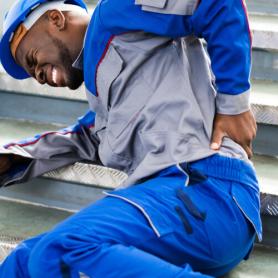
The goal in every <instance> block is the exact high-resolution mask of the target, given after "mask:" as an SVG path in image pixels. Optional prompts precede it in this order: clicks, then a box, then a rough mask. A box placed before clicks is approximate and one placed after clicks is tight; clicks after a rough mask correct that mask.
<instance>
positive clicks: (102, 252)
mask: <svg viewBox="0 0 278 278" xmlns="http://www.w3.org/2000/svg"><path fill="white" fill-rule="evenodd" d="M88 216H89V217H88ZM148 243H149V244H154V243H155V244H156V243H158V240H157V238H156V235H155V234H154V232H153V230H152V229H151V228H150V227H149V225H148V223H147V221H146V219H145V218H144V216H143V215H142V214H141V212H140V211H139V210H138V209H136V208H135V207H133V206H131V205H130V204H128V203H126V202H123V201H122V200H119V199H116V198H110V197H108V198H105V199H103V200H101V201H99V202H97V203H96V204H95V205H93V206H90V207H89V208H87V209H85V210H83V211H81V212H80V213H79V214H77V215H75V216H73V217H72V218H70V219H69V220H67V221H65V222H64V223H62V224H60V225H59V226H58V227H57V228H56V229H54V230H53V231H52V232H50V233H49V234H48V235H46V236H45V237H44V238H43V239H42V240H41V241H40V242H39V243H38V244H37V245H36V246H35V248H34V249H33V251H32V252H31V256H30V260H29V271H30V276H31V277H43V275H44V274H45V273H47V274H48V277H57V278H58V277H62V273H61V263H63V264H64V265H66V266H68V268H67V267H64V268H63V270H64V277H79V275H78V273H79V272H82V273H85V274H86V275H87V276H89V277H96V278H97V277H101V278H102V277H105V278H106V277H107V278H108V277H121V278H125V277H208V276H205V275H202V274H200V273H196V272H193V271H192V269H191V267H190V266H189V265H184V266H182V267H178V266H176V265H174V264H171V263H169V262H167V261H165V260H163V259H160V258H159V257H157V256H155V255H152V254H150V253H148V252H145V251H143V250H141V249H139V248H141V247H143V246H144V245H149V244H148ZM135 246H138V248H136V247H135ZM69 273H70V274H69ZM66 275H68V276H66ZM70 275H71V276H70Z"/></svg>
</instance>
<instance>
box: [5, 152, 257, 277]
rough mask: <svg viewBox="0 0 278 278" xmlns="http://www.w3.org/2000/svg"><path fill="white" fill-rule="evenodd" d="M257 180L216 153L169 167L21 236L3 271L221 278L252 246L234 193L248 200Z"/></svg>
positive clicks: (254, 194)
mask: <svg viewBox="0 0 278 278" xmlns="http://www.w3.org/2000/svg"><path fill="white" fill-rule="evenodd" d="M218 166H219V167H218ZM200 171H202V172H200ZM239 173H240V174H241V177H240V179H241V180H244V179H246V181H247V180H249V179H252V180H253V181H254V182H253V183H252V186H251V184H250V183H249V181H248V182H247V183H242V182H239V181H238V179H239V175H238V174H239ZM227 174H229V175H227ZM227 176H228V177H229V178H231V179H230V180H227V179H226V177H227ZM255 180H256V178H255V176H254V171H253V169H252V167H250V165H249V164H246V163H245V162H243V161H241V160H238V159H233V158H227V157H221V156H219V155H215V156H213V157H210V158H206V159H204V160H201V161H198V162H195V163H191V164H189V165H188V164H187V163H182V164H180V165H174V166H171V167H169V168H166V169H164V170H163V171H161V172H160V173H157V174H156V175H155V176H153V177H151V178H149V179H148V180H146V181H145V182H143V183H140V184H136V185H134V186H132V187H129V188H127V189H121V190H117V191H114V192H109V193H107V195H108V196H107V197H106V198H104V199H103V200H100V201H98V202H96V203H95V204H93V205H90V206H89V207H87V208H85V209H83V210H82V211H80V212H79V213H77V214H76V215H74V216H72V217H71V218H69V219H67V220H66V221H64V222H62V223H60V224H59V225H58V226H56V227H55V228H54V229H52V230H51V231H49V232H48V233H46V234H43V235H40V236H37V237H35V238H32V239H29V240H26V241H24V242H23V243H22V244H20V245H19V246H18V247H17V249H16V250H15V251H14V252H13V253H12V254H11V255H10V256H9V257H8V259H7V260H6V261H5V262H4V264H3V265H2V266H1V267H0V277H1V278H2V277H3V278H4V277H5V278H6V277H9V278H19V277H22V278H23V277H24V278H25V277H26V278H27V277H32V278H36V277H45V278H46V277H55V278H62V277H74V278H75V277H76V278H77V277H80V276H79V275H81V273H83V274H84V275H86V276H85V277H94V278H109V277H117V278H131V277H136V278H137V277H138V278H139V277H140V278H141V277H142V278H143V277H144V278H145V277H148V278H155V277H157V278H161V277H163V278H164V277H165V278H170V277H177V278H181V277H183V278H191V277H192V278H193V277H196V278H198V277H200V278H201V277H212V276H213V277H216V276H217V277H218V276H220V275H223V274H224V273H226V272H227V271H229V270H230V269H231V268H233V267H234V266H235V265H237V264H238V263H239V262H240V261H241V260H242V259H243V258H245V257H246V256H247V255H248V254H249V252H250V251H251V249H252V245H253V240H254V229H253V228H252V226H251V224H250V223H249V222H248V220H247V219H246V218H245V217H244V215H243V214H242V213H241V211H240V210H239V209H238V206H237V205H236V202H235V199H234V191H235V190H240V191H242V196H244V197H245V198H246V199H245V203H246V205H248V206H250V205H252V204H253V201H252V198H255V199H257V192H258V187H257V183H256V181H255ZM158 200H159V201H158ZM250 201H251V202H250ZM257 205H258V203H257ZM200 272H201V273H200ZM84 275H83V276H81V277H84Z"/></svg>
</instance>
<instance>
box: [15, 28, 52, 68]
mask: <svg viewBox="0 0 278 278" xmlns="http://www.w3.org/2000/svg"><path fill="white" fill-rule="evenodd" d="M47 37H48V36H47V33H46V32H45V30H44V29H43V28H41V27H40V25H38V26H37V25H34V26H33V27H32V28H31V29H30V30H28V32H27V33H26V35H25V36H24V37H23V39H22V40H21V42H20V43H19V45H18V48H17V51H16V60H17V62H19V63H20V64H21V61H22V59H24V57H25V55H26V54H27V53H28V51H29V50H30V49H31V48H38V47H41V46H43V45H44V44H45V43H46V40H47Z"/></svg>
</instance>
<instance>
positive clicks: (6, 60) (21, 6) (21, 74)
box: [0, 0, 87, 79]
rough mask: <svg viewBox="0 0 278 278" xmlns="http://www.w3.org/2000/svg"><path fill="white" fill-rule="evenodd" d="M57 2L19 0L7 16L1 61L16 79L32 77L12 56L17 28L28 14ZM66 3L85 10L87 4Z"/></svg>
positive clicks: (78, 0)
mask: <svg viewBox="0 0 278 278" xmlns="http://www.w3.org/2000/svg"><path fill="white" fill-rule="evenodd" d="M50 1H55V0H18V1H16V2H15V3H14V4H13V5H12V7H11V8H10V10H9V11H8V13H7V14H6V16H5V19H4V24H3V36H2V38H1V41H0V61H1V63H2V65H3V67H4V69H5V70H6V72H7V73H8V74H9V75H11V76H12V77H14V78H16V79H25V78H29V77H30V75H29V74H28V73H27V72H26V71H25V70H24V69H23V68H22V67H21V66H19V65H18V64H17V63H16V61H15V59H14V58H13V56H12V53H11V49H10V42H11V39H12V37H13V35H14V32H15V31H16V29H17V27H18V26H19V25H20V24H21V23H23V22H24V21H25V19H26V17H27V16H28V14H29V13H30V12H31V11H32V10H34V9H35V8H37V7H38V6H39V5H40V4H41V3H45V2H50ZM65 3H68V4H73V5H78V6H80V7H82V8H84V9H87V8H86V5H85V3H84V2H83V1H82V0H66V1H65Z"/></svg>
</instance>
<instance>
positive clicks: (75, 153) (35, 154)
mask: <svg viewBox="0 0 278 278" xmlns="http://www.w3.org/2000/svg"><path fill="white" fill-rule="evenodd" d="M94 119H95V114H94V113H93V112H91V111H89V112H88V113H87V114H86V115H85V116H83V117H81V118H79V120H78V123H77V124H76V125H74V126H71V127H68V128H65V129H62V130H60V131H57V132H46V133H44V134H40V135H36V136H35V137H33V138H29V139H26V140H23V141H20V142H17V143H10V144H7V145H5V146H3V147H2V148H0V155H1V154H2V155H8V156H10V157H13V156H14V155H17V156H20V157H22V158H24V159H22V160H20V161H21V162H14V163H13V159H11V161H12V163H13V164H12V167H11V169H10V170H9V171H8V172H7V173H5V174H3V175H1V176H0V187H1V186H8V185H11V184H14V183H22V182H25V181H27V180H29V179H31V178H34V177H37V176H39V175H42V174H43V173H45V172H48V171H50V170H54V169H57V168H59V167H62V166H65V165H69V164H72V163H74V162H77V161H81V160H88V161H94V162H98V152H97V149H98V143H99V141H98V138H97V137H96V135H94Z"/></svg>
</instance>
